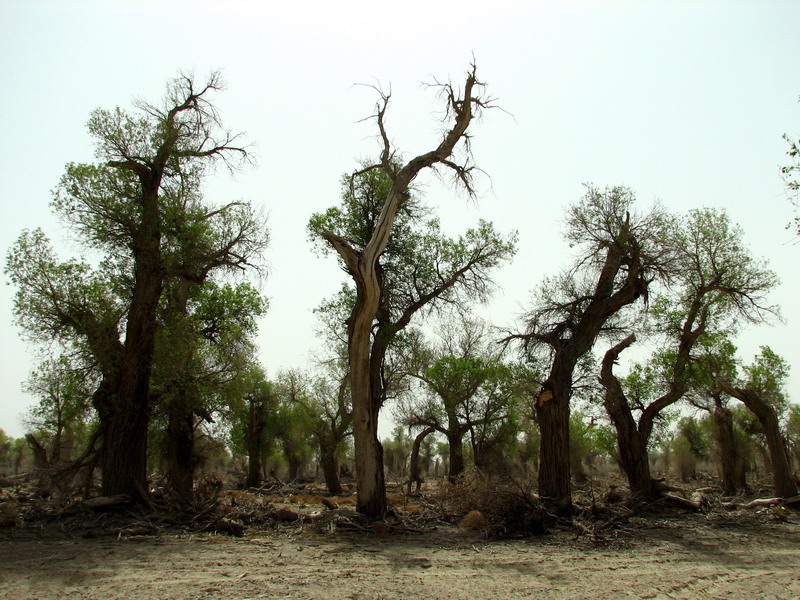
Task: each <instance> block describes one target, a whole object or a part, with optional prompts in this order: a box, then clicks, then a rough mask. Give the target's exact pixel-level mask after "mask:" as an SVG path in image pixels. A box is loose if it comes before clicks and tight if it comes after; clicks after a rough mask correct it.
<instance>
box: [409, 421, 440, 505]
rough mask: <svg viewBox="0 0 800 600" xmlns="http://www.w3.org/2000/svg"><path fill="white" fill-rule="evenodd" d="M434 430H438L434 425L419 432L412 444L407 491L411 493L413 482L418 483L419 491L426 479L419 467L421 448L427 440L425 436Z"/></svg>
mask: <svg viewBox="0 0 800 600" xmlns="http://www.w3.org/2000/svg"><path fill="white" fill-rule="evenodd" d="M434 431H436V430H435V429H434V428H433V427H426V428H425V429H423V430H422V431H420V432H419V433H418V434H417V437H415V438H414V443H413V444H412V446H411V460H410V461H409V465H408V481H407V482H406V484H407V485H408V489H407V493H409V494H411V485H412V484H416V486H417V491H418V492H419V490H420V488H421V487H422V483H423V481H424V480H423V479H422V472H421V469H420V467H419V450H420V448H421V447H422V442H423V441H425V438H426V437H428V436H429V435H430V434H432V433H433V432H434Z"/></svg>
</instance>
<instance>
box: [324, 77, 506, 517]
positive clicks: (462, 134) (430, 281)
mask: <svg viewBox="0 0 800 600" xmlns="http://www.w3.org/2000/svg"><path fill="white" fill-rule="evenodd" d="M434 87H436V88H438V89H439V90H440V91H441V95H442V98H443V99H444V102H445V111H446V116H445V119H448V120H450V119H452V122H451V124H450V126H449V128H448V129H447V130H446V131H445V133H444V134H443V136H442V138H441V140H440V141H439V144H438V145H437V146H436V147H435V148H434V149H433V150H430V151H428V152H425V153H422V154H419V155H417V156H415V157H414V158H412V159H410V160H408V161H402V160H400V158H399V157H398V154H397V152H396V150H395V148H394V147H393V145H392V143H391V142H390V139H389V134H388V132H387V129H386V110H387V108H388V105H389V99H390V95H389V94H385V93H383V92H380V90H379V92H380V100H379V102H378V104H377V107H376V111H375V114H374V115H373V116H374V119H375V121H376V124H377V127H378V132H379V139H380V141H381V152H380V157H379V159H378V161H377V163H375V164H368V165H366V166H364V167H363V168H362V169H360V170H358V171H357V172H356V173H354V174H353V175H351V176H350V177H349V178H348V182H347V184H346V189H345V193H344V195H343V206H342V207H341V208H339V207H337V208H334V209H330V210H328V211H327V212H326V213H323V214H319V215H315V216H313V217H312V219H311V223H310V226H309V227H310V230H311V232H312V234H313V235H314V236H315V237H316V238H317V239H321V240H324V242H325V243H326V244H327V247H329V248H331V249H333V250H335V252H336V253H338V256H339V258H340V260H341V261H342V264H343V268H344V270H345V271H346V272H347V274H348V275H349V276H350V277H351V278H352V282H353V285H354V288H355V289H354V294H353V297H354V299H353V303H352V306H351V308H350V313H349V316H348V317H347V347H348V361H349V369H350V389H351V394H352V404H353V440H354V450H355V466H356V483H357V488H358V499H357V508H358V510H359V512H361V513H363V514H366V515H370V516H380V515H382V514H384V513H385V511H386V508H387V505H386V491H385V482H384V472H383V455H382V449H381V444H380V441H379V439H378V413H379V411H380V408H381V406H382V404H383V402H384V400H385V386H384V380H383V375H384V365H385V360H386V354H387V352H388V350H389V347H390V345H391V343H392V341H393V340H394V339H395V338H396V336H397V335H398V333H399V332H400V331H402V330H403V329H404V328H405V327H406V326H407V325H408V324H409V323H410V321H411V318H412V316H413V315H414V314H415V313H417V312H419V311H420V310H422V309H423V308H425V307H426V306H428V305H429V304H430V303H431V302H433V301H435V300H437V299H448V298H449V299H450V300H451V301H454V300H455V299H456V298H457V297H458V296H459V295H463V294H464V293H466V294H467V295H471V296H473V297H474V296H478V297H480V296H482V295H484V294H485V293H486V291H487V288H488V287H489V284H490V281H488V279H487V271H488V270H489V269H491V268H492V267H494V266H496V265H497V264H498V263H500V262H502V261H504V260H506V259H508V258H509V257H510V256H511V255H512V254H513V250H514V243H513V240H504V239H502V238H501V237H500V236H498V235H497V234H496V233H495V232H494V230H493V228H492V227H491V225H490V224H488V223H481V225H480V226H479V227H478V228H477V229H475V230H471V231H469V232H467V233H466V234H465V235H464V236H462V237H461V238H459V239H456V240H451V239H448V238H446V237H445V236H443V235H442V234H441V232H440V230H439V224H438V222H437V221H436V220H433V219H431V220H426V219H425V211H424V210H421V209H420V207H419V203H418V202H417V201H416V199H415V197H414V190H413V189H412V184H413V183H414V180H415V179H416V177H417V176H418V175H419V174H420V173H421V172H422V171H424V170H426V169H434V170H436V169H439V170H441V171H442V172H449V173H451V174H453V175H454V177H455V180H456V181H457V182H458V183H460V184H461V185H462V186H463V187H464V188H465V189H466V191H467V192H468V193H469V194H472V193H473V183H472V174H473V171H474V169H475V167H474V166H473V165H472V163H471V160H470V154H469V144H468V142H469V134H468V130H469V128H470V125H471V123H472V122H473V120H474V119H475V118H476V117H477V116H479V115H480V112H481V111H482V110H483V109H486V108H488V107H489V106H490V105H491V101H490V100H489V99H488V98H487V97H486V96H485V95H484V93H483V88H484V85H483V84H482V83H481V82H480V81H479V80H478V78H477V75H476V70H475V67H474V65H473V67H472V69H471V70H470V72H469V73H468V74H467V77H466V80H465V82H464V86H463V88H462V89H456V88H454V87H453V86H452V85H450V84H438V83H437V84H436V85H435V86H434ZM458 151H463V152H464V155H465V158H464V160H463V161H460V162H459V161H458V160H457V159H455V158H454V153H456V152H458Z"/></svg>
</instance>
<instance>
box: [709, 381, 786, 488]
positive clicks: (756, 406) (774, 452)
mask: <svg viewBox="0 0 800 600" xmlns="http://www.w3.org/2000/svg"><path fill="white" fill-rule="evenodd" d="M720 388H721V389H722V391H724V392H725V393H726V394H728V395H730V396H732V397H734V398H736V399H737V400H740V401H741V402H742V403H743V404H744V405H745V406H746V407H747V408H749V409H750V411H751V412H752V413H753V414H754V415H755V416H756V417H757V418H758V420H759V422H760V423H761V427H762V428H763V429H764V436H765V437H766V438H767V447H768V448H769V455H770V462H771V463H772V477H773V480H774V485H775V493H776V494H777V495H778V496H781V497H783V498H788V497H791V496H796V495H797V482H796V481H795V479H794V475H793V473H792V467H791V460H790V459H789V453H788V452H787V450H786V444H785V442H784V440H783V435H782V434H781V428H780V424H779V423H778V415H777V414H776V413H775V409H774V408H773V407H772V406H771V405H770V404H769V402H767V401H766V400H764V399H763V398H762V397H761V395H760V394H758V393H757V392H755V391H754V390H751V389H748V388H737V387H733V386H732V385H729V384H726V383H721V384H720Z"/></svg>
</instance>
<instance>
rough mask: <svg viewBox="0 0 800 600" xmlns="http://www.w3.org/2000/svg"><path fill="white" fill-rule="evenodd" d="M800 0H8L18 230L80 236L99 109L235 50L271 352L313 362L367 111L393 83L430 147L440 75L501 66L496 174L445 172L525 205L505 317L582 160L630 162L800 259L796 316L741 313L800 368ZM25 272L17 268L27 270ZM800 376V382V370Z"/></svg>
mask: <svg viewBox="0 0 800 600" xmlns="http://www.w3.org/2000/svg"><path fill="white" fill-rule="evenodd" d="M798 23H800V3H798V2H769V1H755V0H754V1H752V2H735V1H731V0H726V1H719V2H702V1H691V2H688V1H687V2H678V1H671V2H659V1H656V0H651V1H648V2H638V1H630V2H621V1H620V2H603V1H600V0H596V1H593V2H569V1H562V2H536V1H530V0H529V1H510V0H495V1H494V2H492V3H489V2H485V1H484V2H475V1H472V0H467V1H461V2H440V1H438V0H428V1H425V2H422V1H418V0H410V1H405V2H400V3H398V2H385V3H377V2H361V1H358V2H349V1H347V0H342V1H341V2H327V1H326V2H302V1H301V2H292V3H289V2H282V3H277V2H270V1H269V0H266V1H261V2H255V1H254V2H242V1H240V2H236V1H235V0H231V1H229V2H225V3H222V2H209V1H193V2H182V1H180V2H179V1H173V2H170V1H161V2H158V3H149V2H141V1H140V2H127V1H109V0H99V1H93V2H89V1H71V0H61V1H55V0H54V1H47V0H4V1H3V2H0V74H2V82H0V84H1V85H0V90H2V91H0V202H1V203H2V209H3V210H2V217H3V218H2V220H1V221H0V249H2V251H3V253H5V252H6V251H7V249H8V248H9V247H10V246H11V244H12V243H13V242H14V240H15V239H16V238H17V236H18V235H19V233H20V232H21V231H22V230H23V229H24V228H34V227H37V226H41V227H43V228H44V229H45V231H46V232H47V233H48V234H49V235H50V237H51V238H53V239H54V240H56V241H58V242H59V243H60V244H61V246H60V247H61V248H64V249H65V250H70V249H73V250H74V249H75V247H74V246H70V245H68V243H67V238H66V234H67V233H68V232H67V230H66V229H65V228H64V227H63V226H62V225H60V224H59V223H58V222H57V221H55V220H54V219H53V217H52V215H51V214H50V209H49V201H50V198H51V190H52V189H53V188H54V187H55V186H56V184H57V182H58V179H59V177H60V175H61V173H62V172H63V168H64V165H65V164H66V163H67V162H70V161H76V162H79V161H90V160H92V159H93V147H92V145H91V140H90V138H89V137H88V135H87V133H86V129H85V123H86V121H87V119H88V117H89V113H90V111H91V110H92V109H93V108H96V107H98V106H102V107H113V106H115V105H120V106H122V107H124V108H125V107H129V106H130V102H131V100H132V99H133V98H134V97H144V98H146V99H151V100H153V101H157V100H158V99H159V98H160V97H161V94H162V92H163V89H164V85H165V82H166V81H167V80H168V79H169V78H170V77H172V76H174V75H175V74H176V72H177V71H178V70H179V69H184V70H194V71H195V72H196V73H197V75H198V76H199V77H202V76H203V75H204V74H206V73H207V72H209V71H210V70H212V69H217V68H221V69H223V70H224V74H225V78H226V80H227V82H228V90H227V91H226V92H224V93H222V94H220V95H218V97H217V104H218V106H219V107H220V109H221V111H222V113H223V118H224V120H225V122H226V123H227V124H228V125H229V126H230V127H231V128H232V129H233V130H237V131H238V130H241V131H244V132H246V134H247V139H248V140H250V141H252V142H253V143H254V144H255V149H256V154H257V156H258V166H257V167H256V168H253V169H250V170H248V171H245V172H243V173H241V174H239V175H237V176H236V178H235V179H232V178H230V177H229V176H228V175H227V173H223V172H220V173H218V174H217V175H216V176H215V177H214V178H213V180H210V181H209V184H208V187H207V195H208V197H209V198H210V199H212V200H215V201H220V202H222V201H228V200H235V199H240V198H245V199H248V200H251V201H252V202H254V203H255V204H257V205H259V206H263V207H264V208H265V210H266V211H267V213H268V215H269V223H270V227H271V230H272V244H271V248H270V250H269V262H270V265H271V274H270V276H269V277H268V279H267V280H266V282H265V287H264V292H265V293H266V294H267V295H268V296H269V297H270V298H271V308H270V311H269V314H268V316H267V317H266V318H265V319H264V321H263V323H262V327H261V335H260V346H261V358H262V361H263V363H264V365H265V366H266V367H267V369H268V370H269V371H270V372H272V373H274V372H275V371H276V370H278V369H280V368H285V367H302V366H304V365H305V364H306V362H307V360H308V356H309V352H310V351H313V350H315V349H316V346H317V345H318V344H319V342H318V341H317V340H316V338H314V336H313V327H314V318H313V316H312V314H311V310H312V309H313V308H314V307H315V306H317V305H318V304H319V302H320V301H321V300H322V299H323V298H324V297H326V296H327V295H329V294H331V293H332V292H334V291H335V290H336V289H337V287H338V285H339V282H340V281H341V280H342V277H343V274H342V273H341V272H340V271H339V270H338V268H337V266H336V263H335V260H334V259H333V258H330V259H321V258H317V257H316V256H315V255H314V254H313V253H312V252H311V249H310V246H309V244H308V243H307V240H306V232H305V225H306V223H307V221H308V218H309V216H310V215H311V214H312V213H313V212H316V211H320V210H323V209H324V208H326V207H328V206H330V205H331V204H333V203H336V202H337V199H338V197H339V179H340V176H341V174H342V173H343V172H345V171H349V170H352V168H353V166H354V164H355V159H357V158H359V157H364V156H369V155H372V154H374V152H375V149H376V147H377V146H376V141H375V139H374V137H373V136H374V130H373V128H372V126H371V124H370V123H359V122H358V121H359V120H360V119H362V118H363V117H365V116H368V115H369V114H370V113H371V111H372V107H373V104H374V102H375V95H374V93H373V92H371V90H370V89H368V88H366V87H360V86H354V85H353V84H355V83H368V84H370V83H376V82H380V83H381V84H382V85H383V86H384V88H385V89H388V88H389V86H391V89H392V93H393V96H392V98H393V104H392V106H391V108H390V112H389V117H388V126H389V131H390V134H391V135H392V137H393V140H394V141H395V143H396V145H397V146H398V147H399V148H400V149H402V150H403V151H405V152H406V154H407V155H412V154H416V153H419V152H422V151H426V150H428V149H430V148H431V147H432V146H433V145H434V144H435V143H436V139H437V134H438V132H439V130H440V127H441V124H440V123H439V121H438V120H437V108H438V107H437V105H436V102H435V100H436V99H435V96H434V94H433V93H431V92H430V91H429V90H425V89H424V88H423V87H421V86H420V85H419V83H420V82H423V81H430V80H431V78H432V77H433V76H435V77H438V78H439V79H448V78H450V79H452V80H453V81H454V82H457V81H459V80H460V79H462V78H463V74H464V73H465V71H466V69H467V68H468V66H469V63H470V61H471V60H472V57H473V55H474V56H475V58H476V60H477V64H478V72H479V76H480V77H481V78H483V79H484V80H485V81H486V82H488V84H489V86H490V87H489V89H490V92H491V93H492V95H494V96H496V97H497V98H498V99H499V101H498V103H499V105H501V106H502V107H503V108H504V109H505V110H506V111H508V113H510V115H509V114H507V113H504V112H501V111H493V112H490V113H488V114H487V115H486V118H485V119H484V120H483V122H482V123H480V125H479V126H478V127H476V128H475V130H474V134H475V139H474V150H475V157H476V160H477V162H478V164H479V165H480V166H481V167H483V168H484V169H485V171H486V172H487V173H488V174H489V175H490V176H491V180H489V179H486V180H484V181H483V182H482V187H481V191H482V193H481V196H480V199H479V201H478V202H477V203H469V202H467V201H466V200H465V199H464V198H463V197H458V196H457V195H456V194H455V193H454V192H453V191H452V190H449V189H447V188H444V187H442V186H441V185H439V184H438V183H436V182H435V181H430V185H428V187H427V191H428V198H429V201H430V202H431V204H433V205H435V206H437V207H439V211H440V215H441V217H442V221H443V224H444V226H445V227H446V228H447V229H448V230H449V231H452V232H453V233H457V232H459V231H462V230H463V229H465V228H466V227H468V226H469V225H471V224H473V223H475V222H476V221H477V220H478V219H479V218H485V219H488V220H492V221H494V222H495V224H496V225H497V226H498V228H499V229H500V230H501V231H510V230H512V229H518V230H519V232H520V249H519V253H518V255H517V259H516V261H515V262H514V264H513V265H511V266H509V267H507V268H506V269H504V270H503V271H502V272H500V273H499V274H498V276H497V280H498V282H500V283H501V284H502V286H503V290H502V291H501V292H499V293H498V294H497V296H496V300H495V302H494V303H493V304H492V305H491V310H490V311H489V313H488V314H490V316H491V318H492V320H493V321H494V322H495V323H496V324H508V323H511V322H512V321H513V320H514V319H515V317H516V316H517V315H518V314H519V312H520V311H521V309H522V306H523V305H524V304H526V302H527V300H528V299H529V297H530V291H531V290H532V289H533V288H534V287H535V286H536V285H537V283H538V282H539V281H540V280H541V278H542V277H543V276H544V275H545V274H548V273H554V272H555V271H557V270H558V268H559V267H560V266H561V265H563V264H564V263H566V262H567V261H568V260H569V256H570V254H569V249H568V248H567V247H566V246H565V245H564V243H563V242H562V241H561V240H560V232H561V225H562V216H563V209H564V207H565V206H566V205H567V204H569V203H570V202H573V201H574V200H576V199H578V198H579V197H580V196H581V194H582V187H581V184H582V183H583V182H592V183H594V184H596V185H598V186H601V187H604V186H606V185H626V186H628V187H631V188H632V189H633V190H634V191H635V192H636V193H637V195H638V198H639V199H640V201H641V202H642V204H643V205H649V203H651V202H652V201H653V200H654V199H659V200H661V201H662V202H663V203H664V204H665V205H666V206H667V207H669V208H671V209H673V210H676V211H685V210H687V209H690V208H695V207H701V206H714V207H725V208H727V210H728V211H729V213H730V215H731V216H732V218H733V220H735V221H737V222H739V223H740V224H742V225H743V226H744V228H745V230H746V233H747V239H748V241H749V242H750V244H751V247H752V249H753V253H754V254H755V255H757V256H763V257H765V258H767V259H768V260H769V261H770V263H771V265H772V267H773V268H774V269H775V270H776V271H777V272H778V273H779V275H780V276H781V279H782V282H783V283H782V285H781V287H780V288H779V289H778V290H777V291H776V293H775V294H774V296H773V299H774V301H775V302H777V303H779V304H780V305H781V306H782V308H783V313H784V316H785V318H786V323H785V324H784V325H780V326H778V327H773V328H759V329H757V330H750V331H748V332H746V333H745V334H743V335H742V337H741V339H740V348H741V354H742V356H743V357H744V358H745V359H747V360H749V359H750V358H751V357H752V355H753V354H754V353H756V352H757V351H758V346H759V345H761V344H768V345H770V346H772V347H773V349H774V350H776V351H777V352H778V353H779V354H781V355H783V356H784V357H786V358H787V359H788V360H789V362H790V363H791V364H792V365H793V366H794V367H795V369H800V360H798V358H800V342H798V340H797V333H798V325H800V307H799V306H798V302H797V298H798V297H800V272H799V271H798V269H797V266H796V265H797V262H798V260H800V245H798V244H797V243H796V241H795V239H794V237H793V236H792V235H791V233H790V232H787V231H786V230H785V225H786V223H787V222H788V221H789V220H790V218H791V216H792V211H791V207H790V205H789V202H788V201H787V198H786V193H785V191H784V187H783V184H782V181H781V179H780V174H779V167H780V165H782V164H785V163H786V154H785V153H786V150H787V145H786V143H785V142H784V141H783V140H782V139H781V135H782V134H783V133H789V134H791V135H794V136H797V135H798V134H800V104H798V101H797V100H798V95H800V64H798V62H797V57H798V56H800V36H798V34H797V24H798ZM4 279H5V280H7V278H4ZM13 293H14V289H13V288H12V287H11V286H8V285H4V286H0V335H2V346H1V347H0V380H2V382H3V389H2V395H0V427H2V428H3V429H4V430H5V431H6V432H7V433H9V434H11V435H13V436H19V435H21V434H22V427H21V424H20V422H19V417H20V415H21V413H23V412H24V410H25V409H26V407H27V406H28V405H30V404H31V403H32V402H33V399H32V398H29V397H27V396H25V395H24V394H23V393H22V392H21V391H20V384H21V382H22V381H23V380H24V379H25V378H26V377H27V373H28V371H29V369H30V367H31V354H30V352H29V351H28V349H27V348H26V345H25V344H24V343H23V342H21V341H20V340H19V332H18V331H17V330H16V329H15V328H14V327H13V326H12V325H11V320H12V312H11V311H12V298H13ZM798 375H799V374H798V373H795V374H794V375H793V378H792V381H791V384H790V393H791V395H792V396H793V398H794V399H797V398H798V397H800V376H798Z"/></svg>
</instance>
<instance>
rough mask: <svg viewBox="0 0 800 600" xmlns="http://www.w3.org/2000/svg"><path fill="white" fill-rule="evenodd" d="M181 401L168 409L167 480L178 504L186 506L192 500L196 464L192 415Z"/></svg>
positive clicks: (176, 401) (177, 401) (177, 400)
mask: <svg viewBox="0 0 800 600" xmlns="http://www.w3.org/2000/svg"><path fill="white" fill-rule="evenodd" d="M185 404H186V403H185V402H184V401H182V400H181V399H175V402H174V404H173V406H171V407H170V408H169V422H168V425H167V432H168V434H169V435H168V439H167V444H168V446H169V447H168V451H167V456H168V457H169V463H168V467H167V468H168V471H167V479H168V481H169V486H170V489H171V491H172V493H173V495H174V497H175V499H176V500H178V502H180V503H181V504H188V503H190V502H191V500H192V490H193V488H194V471H195V466H196V464H197V460H196V457H195V455H194V413H193V411H192V410H191V409H189V408H187V407H186V406H185Z"/></svg>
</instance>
